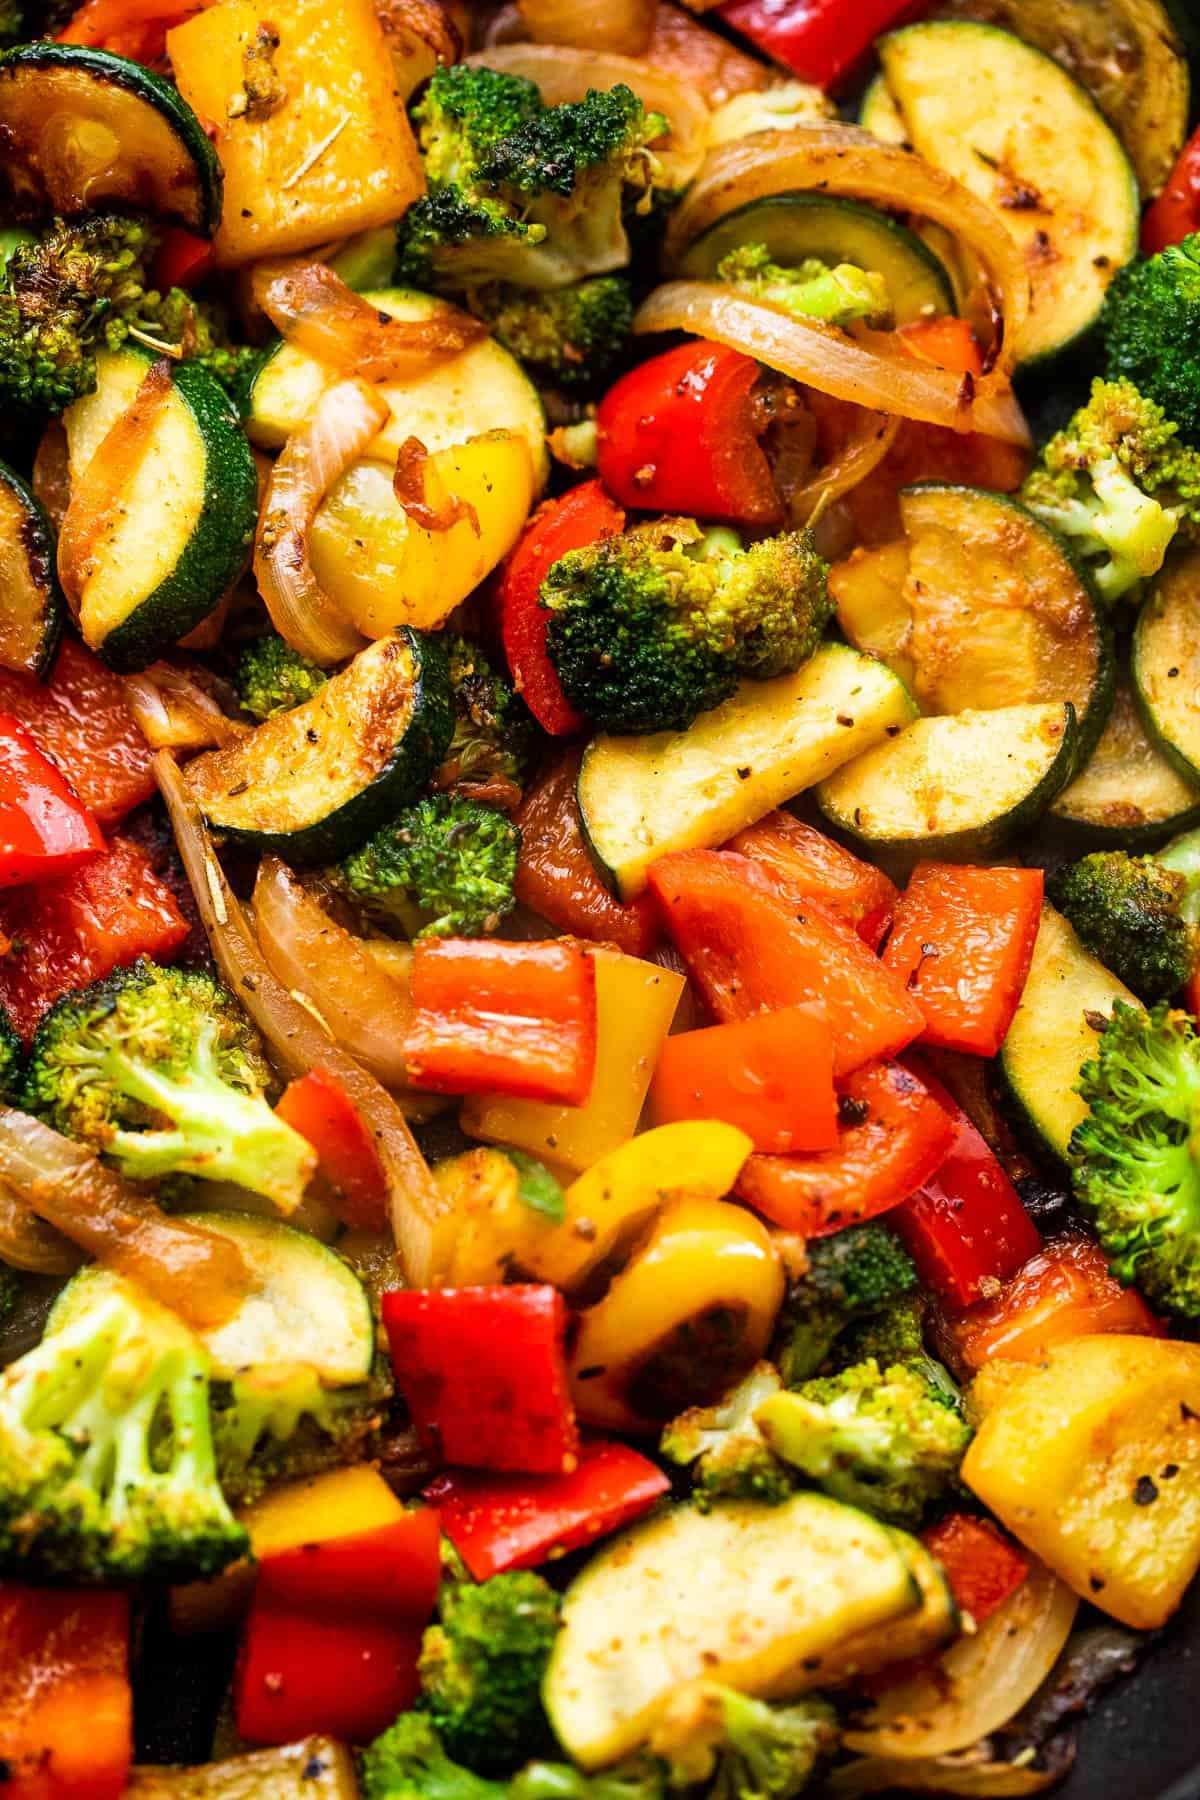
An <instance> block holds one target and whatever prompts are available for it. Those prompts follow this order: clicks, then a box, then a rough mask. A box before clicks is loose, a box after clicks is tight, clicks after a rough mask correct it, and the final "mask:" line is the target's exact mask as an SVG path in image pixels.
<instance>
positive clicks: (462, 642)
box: [434, 636, 534, 809]
mask: <svg viewBox="0 0 1200 1800" xmlns="http://www.w3.org/2000/svg"><path fill="white" fill-rule="evenodd" d="M445 643H446V658H447V663H448V665H449V669H450V696H451V700H452V702H453V706H454V734H453V736H452V737H451V739H450V748H449V749H448V750H447V752H446V755H445V757H444V758H443V760H442V764H441V767H440V768H439V769H438V772H437V774H436V775H435V777H434V786H435V787H436V788H439V789H441V790H443V791H448V792H455V793H458V794H461V795H463V796H464V797H465V798H466V799H469V800H479V801H484V802H488V801H490V802H492V803H493V804H494V805H497V806H504V807H505V808H506V809H507V808H510V807H513V806H515V805H516V804H517V803H518V802H519V800H520V798H521V786H522V783H523V781H524V778H525V770H526V767H527V765H528V762H529V759H530V756H531V753H532V750H533V743H534V731H533V720H532V717H531V715H530V712H529V709H528V707H527V706H526V705H525V702H524V701H523V700H522V699H521V698H520V697H519V695H518V694H516V693H515V692H514V690H513V688H512V686H511V685H510V683H509V682H508V681H507V680H506V679H505V678H504V676H502V675H500V674H498V673H497V671H496V670H495V669H494V668H493V666H492V664H491V663H490V662H489V661H488V658H487V657H486V656H485V655H484V653H483V651H482V650H481V649H480V648H479V646H478V645H477V644H472V643H470V642H469V641H468V640H467V639H466V638H462V637H452V636H448V637H447V638H446V640H445Z"/></svg>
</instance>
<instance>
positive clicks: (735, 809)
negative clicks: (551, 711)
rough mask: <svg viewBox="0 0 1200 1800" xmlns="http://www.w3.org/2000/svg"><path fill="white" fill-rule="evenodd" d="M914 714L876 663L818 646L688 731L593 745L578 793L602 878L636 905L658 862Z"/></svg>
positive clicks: (765, 806) (767, 806) (705, 843)
mask: <svg viewBox="0 0 1200 1800" xmlns="http://www.w3.org/2000/svg"><path fill="white" fill-rule="evenodd" d="M915 711H916V708H915V707H914V706H913V703H912V701H911V699H910V698H909V696H908V694H907V692H906V691H905V689H904V687H903V685H902V684H901V683H900V682H899V681H898V680H897V679H896V677H895V676H894V675H893V674H891V672H890V671H889V670H888V669H886V668H885V667H884V665H883V664H882V663H881V662H876V661H875V660H874V658H872V657H869V656H861V655H860V654H859V653H858V651H857V650H853V649H851V648H850V647H849V646H848V645H846V644H822V646H821V647H820V649H819V650H818V651H817V652H816V654H815V655H814V656H812V657H810V658H809V660H808V662H806V663H805V664H804V666H803V668H800V669H798V670H797V671H796V673H795V674H794V675H779V676H776V677H775V678H774V679H773V680H771V681H743V682H741V683H739V685H738V689H737V692H736V693H735V694H733V695H732V696H731V697H730V699H728V700H726V701H725V702H724V704H723V705H721V706H715V707H713V709H712V710H711V712H706V713H702V714H701V715H700V717H699V718H698V719H697V720H696V722H695V724H694V725H690V726H689V727H688V729H687V730H686V731H656V732H653V733H651V734H649V735H648V736H645V737H598V738H594V739H593V740H592V742H591V743H590V744H589V745H588V747H587V749H586V750H585V751H584V754H583V762H582V764H581V765H580V769H579V781H578V785H577V793H578V798H579V815H580V820H581V822H582V825H583V831H584V836H585V838H586V840H587V843H588V846H589V848H590V850H591V852H592V855H593V857H594V858H595V861H596V866H597V868H598V869H599V871H600V874H601V876H602V878H603V879H604V880H605V881H606V882H607V883H608V885H609V886H610V887H611V888H612V890H613V892H614V893H616V894H617V895H619V897H620V898H621V899H622V900H630V899H632V898H633V897H634V896H635V895H636V894H640V893H641V892H642V890H643V888H644V887H645V885H646V871H647V869H648V867H649V865H650V864H651V863H652V862H653V861H654V859H655V857H658V856H665V855H666V853H667V852H668V851H669V850H697V849H709V848H711V847H713V846H714V845H716V844H723V843H725V842H726V840H727V839H728V838H731V837H732V836H733V835H734V833H735V832H737V831H741V830H742V829H743V827H745V826H747V825H752V824H753V823H754V821H755V820H756V819H761V817H762V815H763V814H764V813H766V812H770V810H771V808H772V807H773V806H779V805H780V804H781V803H782V802H783V801H784V800H790V799H791V798H792V796H793V795H794V794H799V793H801V792H802V791H803V790H804V789H805V788H809V787H812V786H813V785H814V784H815V783H816V782H818V781H820V780H822V778H823V777H824V776H826V775H829V774H830V773H832V771H833V770H834V769H836V768H838V767H839V765H840V764H842V763H844V762H848V761H849V760H850V759H851V758H853V757H858V756H860V755H861V754H862V752H863V751H864V750H869V749H870V747H871V745H873V744H877V743H879V741H880V740H881V739H882V738H884V737H886V736H887V735H888V734H889V733H893V734H894V733H896V732H898V731H900V730H901V729H902V728H903V727H904V726H905V725H907V724H908V723H909V721H910V720H911V719H912V717H913V715H914V713H915Z"/></svg>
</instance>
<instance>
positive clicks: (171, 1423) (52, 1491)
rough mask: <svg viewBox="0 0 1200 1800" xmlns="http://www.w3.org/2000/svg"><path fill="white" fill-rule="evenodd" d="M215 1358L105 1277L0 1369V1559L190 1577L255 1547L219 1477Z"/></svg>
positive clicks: (39, 1569)
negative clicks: (212, 1389) (213, 1415)
mask: <svg viewBox="0 0 1200 1800" xmlns="http://www.w3.org/2000/svg"><path fill="white" fill-rule="evenodd" d="M208 1403H209V1359H208V1354H207V1352H206V1350H205V1349H204V1346H203V1345H202V1344H201V1343H200V1341H199V1339H198V1338H196V1337H195V1336H194V1335H193V1334H192V1332H190V1331H189V1330H188V1328H187V1327H186V1326H185V1325H184V1324H183V1323H182V1321H181V1320H179V1319H177V1318H176V1317H175V1315H174V1314H173V1313H171V1312H168V1311H167V1309H166V1308H165V1307H162V1306H159V1305H158V1304H157V1302H155V1301H154V1300H152V1299H150V1297H149V1296H148V1295H144V1294H142V1293H141V1292H140V1290H138V1289H137V1288H136V1287H135V1286H134V1285H133V1283H131V1282H128V1281H124V1280H122V1279H121V1278H119V1277H114V1276H107V1275H106V1276H105V1277H104V1279H103V1282H102V1283H100V1284H98V1285H97V1288H96V1290H95V1293H94V1295H93V1298H92V1301H91V1304H89V1305H86V1306H83V1307H82V1308H76V1309H71V1310H70V1311H69V1312H68V1314H67V1317H66V1318H65V1319H63V1320H61V1321H58V1322H56V1319H55V1317H54V1316H53V1315H52V1317H51V1320H50V1326H49V1329H48V1332H47V1335H46V1336H45V1337H44V1338H43V1339H42V1342H41V1343H40V1344H39V1345H38V1346H37V1347H36V1349H33V1350H30V1351H28V1352H27V1354H26V1355H24V1356H22V1357H20V1358H19V1359H18V1360H17V1361H16V1362H14V1363H10V1364H9V1366H8V1367H7V1368H6V1369H5V1370H4V1371H3V1373H0V1567H3V1568H4V1569H5V1570H6V1571H7V1572H8V1573H11V1574H18V1573H19V1576H20V1578H21V1579H22V1580H29V1579H31V1578H32V1579H35V1580H36V1579H38V1578H39V1577H41V1578H45V1577H50V1578H52V1579H56V1580H63V1581H71V1582H108V1581H141V1580H147V1579H151V1580H156V1581H169V1580H191V1579H195V1578H197V1577H199V1576H204V1575H213V1574H216V1572H217V1571H218V1570H220V1569H223V1568H224V1567H225V1565H226V1564H227V1563H230V1562H232V1561H234V1560H235V1559H236V1558H237V1557H239V1556H242V1555H244V1554H245V1552H246V1550H247V1548H248V1540H247V1537H246V1533H245V1532H244V1531H243V1529H242V1527H241V1526H240V1525H239V1524H238V1523H237V1521H236V1520H235V1519H234V1517H233V1515H232V1513H231V1512H230V1510H229V1507H228V1505H227V1503H226V1501H225V1498H224V1496H223V1494H222V1492H221V1489H220V1487H219V1485H218V1482H217V1475H216V1467H215V1461H214V1456H213V1446H212V1435H211V1430H210V1423H209V1410H208Z"/></svg>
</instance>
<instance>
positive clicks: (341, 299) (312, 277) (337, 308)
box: [251, 262, 487, 381]
mask: <svg viewBox="0 0 1200 1800" xmlns="http://www.w3.org/2000/svg"><path fill="white" fill-rule="evenodd" d="M251 292H252V294H253V296H254V300H255V302H256V303H257V304H258V305H259V306H260V307H261V308H262V310H263V312H264V313H266V315H267V317H268V319H270V321H271V323H272V325H274V326H275V328H276V330H277V331H279V332H280V333H281V334H282V336H283V337H284V338H285V339H286V340H287V342H288V343H289V344H295V345H296V347H297V349H300V350H306V351H307V352H308V354H309V355H310V356H315V357H316V359H317V361H318V362H323V363H328V364H329V366H330V367H331V368H334V369H344V370H346V371H347V373H349V374H353V375H356V376H357V377H358V379H359V380H360V381H408V380H411V379H412V378H413V377H414V376H417V375H421V374H423V373H424V372H425V371H426V370H427V369H429V368H432V367H433V366H434V365H435V364H437V363H440V362H447V361H449V359H450V358H451V357H455V356H461V355H462V353H463V351H464V350H466V349H468V348H469V347H470V345H472V344H477V343H478V342H479V340H480V338H482V337H486V335H487V326H486V325H485V324H484V323H483V322H482V320H480V319H475V318H472V316H471V314H470V313H467V312H463V311H462V310H461V309H460V308H459V307H457V306H452V305H451V304H450V303H449V301H439V303H438V307H437V310H436V311H435V312H433V313H431V314H430V315H429V317H428V318H424V319H393V318H390V317H389V316H388V315H387V314H386V313H381V312H379V311H378V310H377V308H375V307H374V306H372V305H371V304H370V302H369V301H367V300H364V299H363V297H362V295H361V294H356V293H355V292H354V290H353V288H349V287H347V286H346V283H345V282H344V281H343V280H342V279H341V277H340V276H339V275H335V273H334V272H333V270H332V269H330V268H327V267H326V266H325V264H324V263H319V262H265V263H260V264H259V265H258V267H257V268H256V269H255V271H254V274H253V277H252V278H251Z"/></svg>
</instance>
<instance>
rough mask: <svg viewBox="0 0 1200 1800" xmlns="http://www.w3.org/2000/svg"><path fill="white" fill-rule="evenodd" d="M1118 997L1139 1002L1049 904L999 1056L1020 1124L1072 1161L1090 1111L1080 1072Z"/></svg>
mask: <svg viewBox="0 0 1200 1800" xmlns="http://www.w3.org/2000/svg"><path fill="white" fill-rule="evenodd" d="M1117 1000H1124V1001H1125V1002H1126V1003H1127V1004H1128V1005H1129V1006H1137V1005H1138V1001H1137V1000H1136V999H1135V998H1134V996H1133V995H1132V994H1131V993H1130V991H1129V989H1128V988H1127V987H1125V986H1124V984H1123V983H1122V982H1120V981H1118V980H1117V978H1116V976H1115V975H1110V973H1109V971H1108V970H1107V969H1106V968H1105V967H1104V964H1103V963H1101V962H1097V960H1096V958H1095V957H1094V956H1091V955H1089V953H1088V952H1087V951H1086V950H1085V949H1084V947H1083V945H1082V944H1081V943H1080V941H1079V939H1078V938H1077V937H1076V936H1075V933H1074V931H1073V930H1072V929H1071V927H1070V925H1068V923H1067V921H1066V920H1065V919H1064V918H1063V916H1062V914H1061V913H1060V912H1056V911H1055V909H1054V907H1052V906H1051V905H1050V904H1049V902H1047V904H1046V905H1045V906H1044V907H1043V908H1042V922H1041V924H1040V926H1039V927H1038V935H1037V943H1036V944H1035V945H1034V950H1033V961H1032V963H1031V964H1030V968H1029V975H1028V978H1027V980H1026V982H1025V988H1024V992H1023V993H1022V995H1021V1003H1020V1005H1019V1006H1018V1007H1017V1010H1016V1013H1015V1015H1014V1017H1013V1022H1012V1024H1011V1025H1010V1026H1009V1028H1008V1036H1007V1037H1006V1038H1005V1040H1004V1043H1003V1045H1002V1046H1001V1050H1000V1056H999V1059H998V1061H999V1068H1000V1073H1001V1075H1002V1077H1003V1080H1004V1085H1005V1087H1006V1088H1007V1090H1008V1093H1009V1095H1010V1097H1011V1099H1012V1102H1013V1106H1014V1108H1015V1110H1016V1114H1017V1117H1018V1119H1019V1121H1020V1123H1021V1124H1022V1125H1023V1126H1024V1127H1025V1129H1026V1131H1027V1132H1028V1133H1029V1134H1030V1135H1031V1136H1032V1138H1033V1140H1034V1142H1035V1143H1036V1144H1038V1145H1039V1146H1040V1147H1041V1149H1043V1150H1046V1151H1048V1152H1049V1153H1050V1155H1051V1156H1054V1157H1056V1158H1058V1160H1059V1161H1060V1162H1064V1163H1065V1162H1066V1160H1067V1152H1068V1150H1069V1148H1070V1143H1071V1133H1072V1132H1073V1131H1074V1129H1075V1127H1076V1125H1078V1124H1079V1122H1080V1120H1081V1119H1083V1118H1085V1117H1086V1115H1087V1108H1086V1107H1085V1106H1084V1104H1083V1101H1082V1100H1081V1099H1080V1098H1079V1095H1078V1094H1077V1093H1076V1092H1075V1089H1076V1087H1077V1086H1078V1083H1079V1072H1080V1070H1081V1069H1082V1068H1083V1065H1084V1063H1086V1062H1090V1061H1091V1060H1092V1058H1093V1057H1094V1056H1095V1054H1096V1044H1097V1041H1098V1036H1099V1032H1098V1029H1097V1027H1098V1025H1099V1024H1101V1022H1102V1021H1103V1020H1104V1019H1106V1018H1107V1017H1108V1015H1109V1013H1111V1012H1112V1009H1113V1005H1114V1003H1115V1002H1116V1001H1117Z"/></svg>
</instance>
